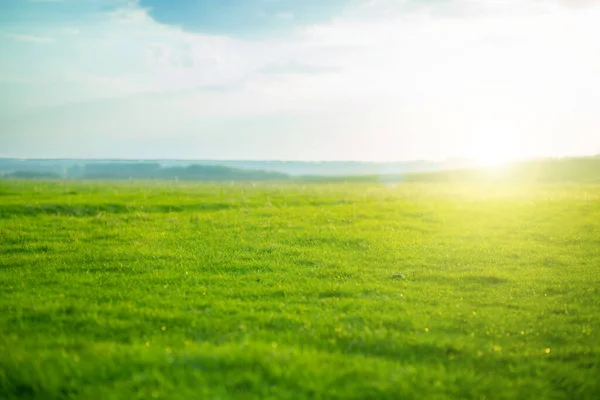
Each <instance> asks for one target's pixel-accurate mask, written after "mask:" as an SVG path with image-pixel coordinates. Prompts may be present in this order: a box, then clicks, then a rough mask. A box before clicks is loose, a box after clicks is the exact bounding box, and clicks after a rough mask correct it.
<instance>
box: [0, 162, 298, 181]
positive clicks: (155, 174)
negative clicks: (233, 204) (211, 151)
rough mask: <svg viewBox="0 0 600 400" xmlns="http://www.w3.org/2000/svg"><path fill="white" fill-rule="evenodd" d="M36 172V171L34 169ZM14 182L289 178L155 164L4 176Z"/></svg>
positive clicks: (106, 165) (76, 167) (100, 165)
mask: <svg viewBox="0 0 600 400" xmlns="http://www.w3.org/2000/svg"><path fill="white" fill-rule="evenodd" d="M38 168H39V167H38ZM4 176H5V177H8V178H15V179H61V178H62V179H96V180H100V179H101V180H113V179H114V180H122V179H137V180H144V179H161V180H165V179H166V180H185V181H231V180H235V181H267V180H271V181H272V180H287V179H289V176H288V175H286V174H281V173H278V172H269V171H261V170H245V169H237V168H230V167H223V166H215V165H190V166H187V167H162V166H161V165H160V164H158V163H141V162H107V163H93V164H84V165H83V166H81V165H74V166H71V167H69V168H67V169H66V170H65V171H64V172H63V173H62V174H61V173H59V172H56V171H52V170H51V171H45V170H43V169H42V168H39V169H37V170H36V169H34V168H27V169H25V170H17V171H13V172H10V173H8V174H5V175H4Z"/></svg>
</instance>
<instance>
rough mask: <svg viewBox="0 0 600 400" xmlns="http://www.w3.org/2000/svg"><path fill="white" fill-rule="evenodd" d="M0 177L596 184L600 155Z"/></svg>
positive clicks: (68, 165)
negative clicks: (494, 163) (487, 162)
mask: <svg viewBox="0 0 600 400" xmlns="http://www.w3.org/2000/svg"><path fill="white" fill-rule="evenodd" d="M0 176H3V177H4V178H13V179H105V180H110V179H161V180H196V181H273V180H276V181H285V180H297V181H302V182H402V181H404V182H495V181H511V182H512V181H523V182H534V181H535V182H559V181H577V182H584V181H585V182H600V156H594V157H580V158H560V159H540V160H530V161H522V162H517V163H513V164H510V165H506V166H502V167H496V168H476V167H474V166H473V162H472V161H470V160H464V159H455V160H448V161H446V162H441V163H437V162H429V161H415V162H396V163H373V162H366V163H365V162H302V161H202V160H201V161H186V160H155V161H145V160H131V161H122V160H33V159H30V160H19V159H0Z"/></svg>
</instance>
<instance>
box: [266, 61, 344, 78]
mask: <svg viewBox="0 0 600 400" xmlns="http://www.w3.org/2000/svg"><path fill="white" fill-rule="evenodd" d="M341 71H342V68H341V67H332V66H327V65H314V64H305V63H301V62H298V61H293V60H292V61H288V62H284V63H276V64H269V65H266V66H265V67H264V68H262V69H260V72H261V73H263V74H267V75H319V74H332V73H337V72H341Z"/></svg>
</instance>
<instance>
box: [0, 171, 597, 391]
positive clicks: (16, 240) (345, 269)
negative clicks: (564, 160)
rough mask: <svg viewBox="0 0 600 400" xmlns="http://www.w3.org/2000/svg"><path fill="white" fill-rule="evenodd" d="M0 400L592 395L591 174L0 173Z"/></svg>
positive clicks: (594, 245)
mask: <svg viewBox="0 0 600 400" xmlns="http://www.w3.org/2000/svg"><path fill="white" fill-rule="evenodd" d="M0 285H1V286H0V287H1V288H2V290H1V291H0V397H3V398H44V399H46V398H48V399H53V398H54V399H63V398H114V399H138V398H139V399H146V398H175V399H177V398H181V399H190V398H207V399H212V398H222V399H227V398H248V399H251V398H261V399H262V398H324V399H330V398H331V399H335V398H377V399H385V398H389V399H402V398H428V399H435V398H461V399H503V398H507V399H508V398H523V399H526V398H527V399H529V398H536V399H546V398H547V399H563V398H564V399H567V398H577V399H597V398H600V380H599V379H598V377H599V376H600V185H597V184H591V183H590V184H584V183H581V184H568V183H561V184H552V185H550V184H533V185H525V184H518V183H510V184H509V183H506V184H502V183H496V184H491V185H483V184H479V185H477V184H460V183H405V184H400V185H396V186H393V185H387V186H386V185H378V184H357V183H354V184H343V183H337V184H293V183H285V184H275V183H269V184H260V185H252V184H250V183H247V184H200V183H176V182H143V183H141V182H140V183H138V182H112V183H111V182H49V181H47V182H40V181H29V182H19V181H3V182H0Z"/></svg>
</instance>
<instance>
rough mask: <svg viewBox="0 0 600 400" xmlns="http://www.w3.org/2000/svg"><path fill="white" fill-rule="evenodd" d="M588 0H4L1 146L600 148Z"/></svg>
mask: <svg viewBox="0 0 600 400" xmlns="http://www.w3.org/2000/svg"><path fill="white" fill-rule="evenodd" d="M598 21H600V0H599V1H594V0H588V1H586V0H327V1H324V0H302V1H298V0H138V1H135V0H0V157H23V158H27V157H34V158H146V159H149V158H150V159H165V158H179V159H181V158H184V159H246V160H250V159H257V160H258V159H275V160H358V161H403V160H444V159H448V158H462V157H466V158H476V159H480V160H488V161H502V160H508V159H515V158H528V157H545V156H552V157H560V156H574V155H592V154H598V153H600V40H599V38H600V23H598Z"/></svg>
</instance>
